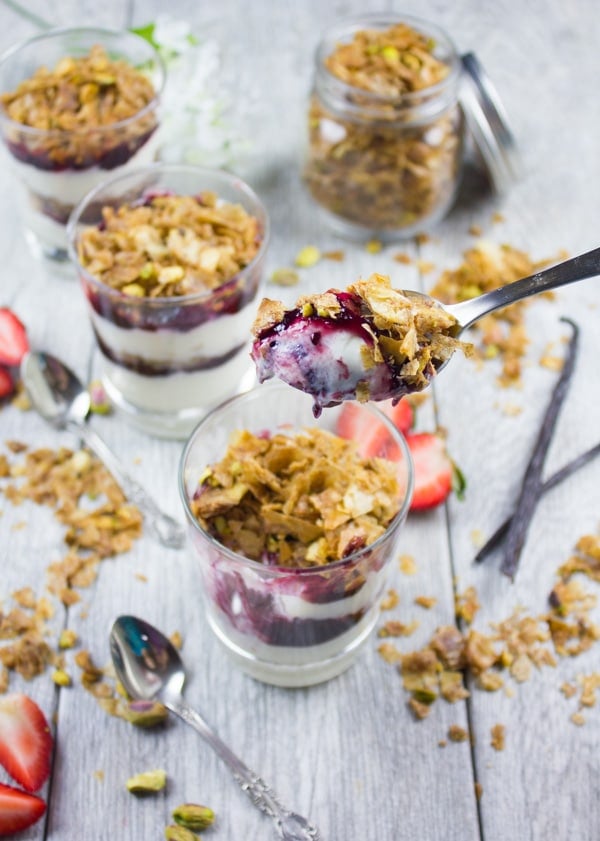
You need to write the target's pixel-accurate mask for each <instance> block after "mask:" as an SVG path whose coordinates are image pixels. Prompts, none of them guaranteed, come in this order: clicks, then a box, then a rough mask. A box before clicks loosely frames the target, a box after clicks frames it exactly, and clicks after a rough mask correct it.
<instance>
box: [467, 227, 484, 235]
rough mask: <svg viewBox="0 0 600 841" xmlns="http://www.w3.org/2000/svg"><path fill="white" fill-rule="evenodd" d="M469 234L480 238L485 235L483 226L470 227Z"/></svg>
mask: <svg viewBox="0 0 600 841" xmlns="http://www.w3.org/2000/svg"><path fill="white" fill-rule="evenodd" d="M469 233H470V234H471V235H472V236H474V237H480V236H481V234H482V233H483V231H482V229H481V225H470V226H469Z"/></svg>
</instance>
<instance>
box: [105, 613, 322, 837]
mask: <svg viewBox="0 0 600 841" xmlns="http://www.w3.org/2000/svg"><path fill="white" fill-rule="evenodd" d="M110 652H111V656H112V661H113V665H114V667H115V671H116V673H117V677H118V678H119V680H120V681H121V683H122V684H123V686H124V687H125V690H126V692H127V694H128V695H130V696H131V697H132V698H135V699H141V700H146V701H148V700H150V699H157V700H159V701H161V702H162V703H163V704H164V705H165V707H167V709H169V710H171V712H174V713H175V715H178V716H179V717H180V718H182V719H183V720H184V721H185V722H186V724H189V725H190V726H191V727H193V728H194V730H196V731H197V732H198V733H199V734H200V736H202V738H203V739H204V740H205V741H206V742H208V744H209V745H210V746H211V747H212V748H213V750H214V751H215V753H216V754H217V755H218V756H219V757H220V758H221V759H222V760H223V762H225V764H226V765H228V766H229V769H230V770H231V772H232V773H233V777H234V779H235V780H236V781H237V782H238V783H239V785H240V786H241V788H242V789H243V791H245V792H246V794H248V795H249V797H250V799H251V800H252V802H253V803H254V805H255V806H258V808H259V809H260V810H261V811H262V812H264V813H265V814H267V815H268V816H269V817H270V818H273V820H274V822H275V826H276V828H277V832H278V833H279V837H280V838H281V839H282V841H319V839H320V835H319V832H318V830H317V829H316V828H315V827H314V826H312V824H310V823H309V822H308V821H307V820H306V818H303V817H302V816H301V815H297V814H295V813H294V812H290V811H289V810H288V809H285V808H284V807H283V806H282V805H281V803H279V801H278V800H277V798H276V797H275V795H274V794H273V792H272V791H271V789H270V788H269V786H268V785H267V784H266V783H265V781H264V780H262V779H261V778H260V777H259V776H258V775H257V774H255V773H254V771H251V770H250V768H248V766H247V765H245V764H244V763H243V762H242V760H241V759H239V758H238V757H237V756H236V755H235V754H234V753H233V751H232V750H231V749H230V748H229V747H228V746H227V745H226V744H225V743H224V742H223V741H221V739H220V737H219V736H218V735H217V734H216V733H215V731H214V730H213V729H212V728H211V727H210V726H209V725H208V724H207V723H206V721H205V720H204V719H203V718H202V716H201V715H200V713H198V712H197V711H196V710H194V709H192V707H190V706H189V704H188V703H187V702H186V701H185V700H184V698H183V696H182V690H183V684H184V682H185V669H184V666H183V662H182V660H181V657H180V656H179V652H178V651H177V649H176V648H175V647H174V646H173V645H172V643H171V642H170V641H169V640H168V639H167V638H166V637H165V636H164V635H163V634H162V633H161V632H160V631H159V630H157V628H155V627H153V626H152V625H150V624H149V623H148V622H144V621H143V620H142V619H138V618H137V617H135V616H119V618H118V619H116V620H115V623H114V624H113V627H112V629H111V632H110Z"/></svg>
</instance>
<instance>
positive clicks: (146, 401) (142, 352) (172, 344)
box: [68, 164, 269, 437]
mask: <svg viewBox="0 0 600 841" xmlns="http://www.w3.org/2000/svg"><path fill="white" fill-rule="evenodd" d="M205 191H209V192H213V193H216V194H217V196H218V198H219V200H221V201H224V202H228V203H231V204H239V205H241V206H242V207H243V208H244V209H245V210H246V211H247V212H248V213H249V214H250V215H252V216H253V217H255V218H256V219H257V220H258V223H259V230H260V232H261V239H260V243H259V248H258V251H257V253H256V256H255V257H254V259H253V260H252V262H251V263H249V264H248V265H247V266H246V267H245V268H244V269H242V271H240V272H239V273H238V274H236V275H235V276H233V277H231V278H228V279H227V280H226V281H225V282H224V283H223V284H222V285H221V286H219V287H217V288H216V289H211V290H208V291H205V292H199V293H195V294H191V295H185V296H174V297H155V298H152V297H134V296H131V295H126V294H123V293H122V292H121V291H119V290H118V289H115V288H112V287H110V286H108V285H106V284H104V283H102V282H101V281H100V280H99V279H98V278H97V277H94V276H93V275H92V274H90V273H89V272H88V271H87V270H86V268H84V267H83V266H82V265H81V263H80V261H79V258H78V240H79V237H80V236H81V233H82V231H83V230H84V229H85V228H86V227H88V226H90V225H99V224H102V208H104V207H113V208H117V207H119V206H120V205H123V204H131V203H135V202H137V201H140V202H141V201H143V200H144V197H145V196H151V195H152V194H154V193H159V194H160V193H165V192H166V193H168V194H169V193H170V194H174V195H182V196H198V195H201V194H202V193H203V192H205ZM268 229H269V223H268V217H267V212H266V210H265V208H264V207H263V205H262V203H261V201H260V200H259V198H258V196H257V195H256V194H255V193H254V192H253V191H252V190H251V189H250V187H249V186H248V185H247V184H245V183H244V182H243V181H241V180H240V179H239V178H237V177H235V176H233V175H230V174H228V173H225V172H221V171H218V170H210V169H204V168H201V167H195V166H186V165H178V164H153V165H151V166H149V167H144V168H142V169H139V170H136V171H135V172H132V173H130V174H128V175H123V176H119V177H117V178H114V179H111V180H110V181H107V182H105V183H104V184H102V185H100V186H99V187H97V188H96V189H95V190H93V191H92V192H91V193H90V194H89V195H87V196H86V197H85V199H84V200H83V201H82V202H81V203H80V204H79V205H78V207H77V208H76V209H75V211H74V212H73V215H72V217H71V220H70V222H69V228H68V230H69V248H70V253H71V257H72V259H73V261H74V262H75V264H76V266H77V271H78V274H79V277H80V280H81V283H82V287H83V291H84V293H85V296H86V299H87V302H88V309H89V313H90V317H91V320H92V326H93V329H94V333H95V335H96V340H97V343H98V347H99V349H100V354H101V369H102V381H103V383H104V386H105V388H106V390H107V392H108V396H109V397H110V399H111V401H112V402H113V403H114V404H115V405H116V406H117V408H118V409H120V410H121V411H122V412H123V413H124V415H125V417H126V418H128V419H129V420H130V421H131V422H132V423H134V424H135V425H137V426H139V427H140V428H142V429H144V430H145V431H147V432H150V433H153V434H156V435H159V436H164V437H187V435H189V433H190V431H191V430H192V428H193V427H194V426H195V425H196V424H197V423H198V421H199V419H200V418H201V417H203V416H204V415H205V414H206V413H207V411H209V410H210V409H212V408H213V407H214V406H216V405H217V404H219V403H221V402H222V401H223V400H225V399H226V398H227V397H230V396H231V395H233V394H236V393H237V392H239V391H240V390H244V389H246V388H249V387H250V386H251V385H252V383H253V382H254V381H255V379H254V369H253V366H252V363H251V360H250V355H249V346H250V338H251V334H250V328H251V325H252V321H253V320H254V316H255V311H256V297H257V295H258V292H259V289H260V288H261V285H262V281H263V274H264V259H265V253H266V249H267V242H268Z"/></svg>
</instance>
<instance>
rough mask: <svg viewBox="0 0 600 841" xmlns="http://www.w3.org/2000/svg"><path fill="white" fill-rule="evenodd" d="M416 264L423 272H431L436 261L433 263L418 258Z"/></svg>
mask: <svg viewBox="0 0 600 841" xmlns="http://www.w3.org/2000/svg"><path fill="white" fill-rule="evenodd" d="M415 265H416V266H417V268H418V270H419V271H420V272H421V274H429V273H430V272H432V271H433V270H434V269H435V263H432V262H430V261H429V260H416V261H415Z"/></svg>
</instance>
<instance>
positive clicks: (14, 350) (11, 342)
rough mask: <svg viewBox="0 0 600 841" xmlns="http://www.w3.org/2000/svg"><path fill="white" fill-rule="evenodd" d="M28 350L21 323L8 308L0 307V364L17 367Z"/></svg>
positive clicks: (25, 334)
mask: <svg viewBox="0 0 600 841" xmlns="http://www.w3.org/2000/svg"><path fill="white" fill-rule="evenodd" d="M28 350H29V340H28V338H27V332H26V330H25V326H24V324H23V322H22V321H20V319H19V318H18V317H17V316H16V315H15V314H14V312H13V311H12V310H9V309H8V307H0V364H2V365H18V364H19V363H20V361H21V359H22V358H23V357H24V356H25V354H26V353H27V351H28Z"/></svg>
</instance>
